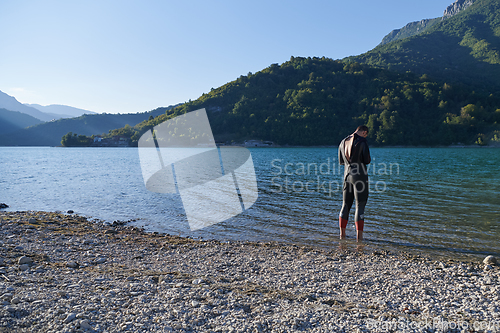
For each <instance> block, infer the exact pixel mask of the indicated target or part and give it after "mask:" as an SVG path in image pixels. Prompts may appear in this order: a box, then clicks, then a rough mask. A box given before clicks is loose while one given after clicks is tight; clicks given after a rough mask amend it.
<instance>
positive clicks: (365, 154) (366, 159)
mask: <svg viewBox="0 0 500 333" xmlns="http://www.w3.org/2000/svg"><path fill="white" fill-rule="evenodd" d="M371 161H372V158H371V156H370V148H368V143H367V142H366V141H365V142H364V143H363V163H364V164H370V162H371Z"/></svg>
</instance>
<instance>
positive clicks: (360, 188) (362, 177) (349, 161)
mask: <svg viewBox="0 0 500 333" xmlns="http://www.w3.org/2000/svg"><path fill="white" fill-rule="evenodd" d="M367 136H368V127H366V126H359V127H358V128H357V129H356V132H354V133H353V134H351V135H349V136H348V137H346V138H345V139H344V140H342V142H341V143H340V145H339V163H340V165H344V188H343V204H342V210H341V211H340V216H339V227H340V239H344V238H345V237H346V234H345V228H346V226H347V221H348V220H349V211H350V210H351V207H352V204H353V202H354V201H356V214H355V216H354V221H355V224H356V234H357V237H356V238H357V241H358V242H360V241H362V240H363V227H364V224H365V221H364V220H365V216H364V214H365V206H366V202H367V200H368V172H367V167H366V165H367V164H369V163H370V162H371V158H370V150H369V149H368V143H367V141H366V137H367Z"/></svg>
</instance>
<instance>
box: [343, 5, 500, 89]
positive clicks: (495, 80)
mask: <svg viewBox="0 0 500 333" xmlns="http://www.w3.org/2000/svg"><path fill="white" fill-rule="evenodd" d="M462 2H464V1H463V0H462ZM470 2H471V1H470V0H469V1H468V3H470ZM499 52H500V1H498V0H476V1H475V2H474V3H473V4H472V5H470V6H469V7H468V8H466V9H463V10H461V11H460V12H458V14H456V15H454V16H453V17H450V18H447V19H444V20H440V21H439V22H435V24H433V25H432V26H431V27H430V28H428V29H424V32H423V33H420V34H418V35H414V36H411V37H408V38H404V39H401V40H396V41H393V42H390V43H388V44H384V45H379V46H377V47H376V48H375V49H373V50H371V51H369V52H367V53H365V54H362V55H359V56H355V57H350V58H347V59H345V60H346V61H355V62H360V63H364V64H367V65H372V66H375V67H380V68H386V69H390V70H397V71H401V72H404V71H412V72H414V73H416V74H418V75H422V74H427V75H429V76H430V77H432V78H434V79H438V80H443V81H446V82H448V83H456V82H460V83H463V84H466V85H470V86H473V87H474V88H475V89H482V90H484V91H490V92H493V91H499V90H500V79H499V78H500V53H499Z"/></svg>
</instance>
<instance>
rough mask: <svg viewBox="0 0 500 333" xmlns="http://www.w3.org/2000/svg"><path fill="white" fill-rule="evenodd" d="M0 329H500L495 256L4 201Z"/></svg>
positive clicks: (0, 216) (0, 234)
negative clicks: (269, 235)
mask: <svg viewBox="0 0 500 333" xmlns="http://www.w3.org/2000/svg"><path fill="white" fill-rule="evenodd" d="M0 226H1V231H0V303H1V305H0V332H121V331H130V332H395V331H406V332H500V301H499V296H500V284H499V283H500V281H499V271H500V270H499V268H498V267H497V266H495V265H493V264H491V265H485V264H483V263H479V262H478V263H472V262H459V261H446V262H437V261H433V260H431V259H429V258H425V257H421V256H415V255H410V254H404V253H403V254H395V253H390V252H387V251H370V252H368V251H363V249H359V250H358V251H356V250H354V249H355V247H354V246H352V244H351V246H350V247H351V248H352V249H349V246H347V249H343V248H338V247H336V248H334V249H332V250H331V251H325V250H321V249H317V248H314V247H304V246H295V245H289V244H277V243H259V242H220V241H215V240H209V241H201V240H193V239H189V238H182V237H177V236H170V235H162V234H155V233H146V232H144V231H143V230H141V229H137V228H134V227H130V226H126V225H121V224H120V223H116V224H115V225H109V224H104V223H101V222H98V221H92V220H88V219H87V218H84V217H80V216H77V215H67V214H60V213H49V212H0Z"/></svg>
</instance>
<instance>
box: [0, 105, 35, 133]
mask: <svg viewBox="0 0 500 333" xmlns="http://www.w3.org/2000/svg"><path fill="white" fill-rule="evenodd" d="M41 122H42V121H41V120H40V119H36V118H34V117H32V116H29V115H27V114H25V113H21V112H19V111H9V110H5V109H0V135H4V134H8V133H11V132H15V131H17V130H20V129H21V128H25V127H28V126H33V125H37V124H40V123H41Z"/></svg>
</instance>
